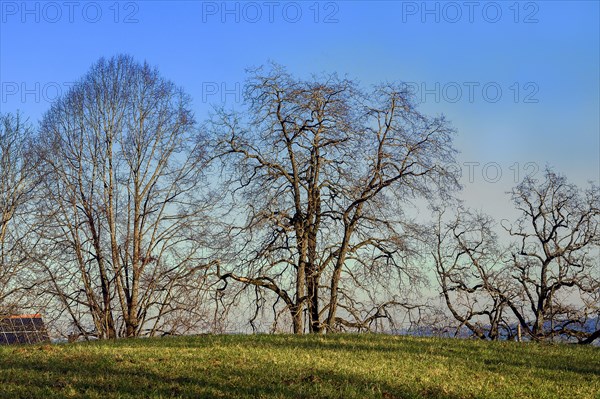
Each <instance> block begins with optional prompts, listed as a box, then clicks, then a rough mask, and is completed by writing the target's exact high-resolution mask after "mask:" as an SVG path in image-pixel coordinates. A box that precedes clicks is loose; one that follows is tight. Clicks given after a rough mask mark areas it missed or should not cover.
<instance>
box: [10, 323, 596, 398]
mask: <svg viewBox="0 0 600 399" xmlns="http://www.w3.org/2000/svg"><path fill="white" fill-rule="evenodd" d="M0 397H2V398H79V397H89V398H170V397H185V398H385V399H390V398H446V399H455V398H503V399H504V398H536V399H543V398H579V399H584V398H600V348H598V347H589V346H588V347H581V346H574V345H540V344H532V343H528V344H519V343H515V342H478V341H471V340H451V339H434V338H412V337H394V336H383V335H330V336H289V335H275V336H269V335H255V336H210V335H209V336H201V337H181V338H163V339H138V340H121V341H116V342H93V343H78V344H68V345H67V344H65V345H46V346H39V345H38V346H17V347H1V348H0Z"/></svg>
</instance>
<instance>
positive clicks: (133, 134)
mask: <svg viewBox="0 0 600 399" xmlns="http://www.w3.org/2000/svg"><path fill="white" fill-rule="evenodd" d="M39 148H40V150H39V152H40V155H41V157H42V159H43V165H42V168H41V170H40V172H41V173H42V174H43V175H44V184H43V199H42V201H41V202H42V203H41V206H40V215H39V217H40V220H41V221H43V225H44V230H43V232H42V234H41V238H42V240H43V243H44V247H43V252H42V253H40V254H39V256H38V257H37V259H38V264H39V266H40V267H41V268H42V269H43V271H44V272H45V273H46V274H47V276H48V283H47V284H46V285H45V286H44V289H45V290H46V292H47V293H49V294H51V295H52V297H53V298H56V300H57V301H58V303H59V304H60V306H59V309H60V312H61V314H63V313H64V314H66V315H68V316H69V317H70V318H71V320H72V322H73V325H74V326H75V328H76V330H77V331H78V332H79V333H80V334H83V335H89V334H93V335H96V336H98V337H100V338H114V337H117V336H126V337H131V336H137V335H142V334H150V335H154V334H158V333H165V332H169V333H170V332H172V331H173V328H175V327H174V326H175V325H176V324H177V323H174V322H173V320H172V319H171V320H170V321H169V323H168V324H169V326H170V327H165V328H163V326H162V324H161V323H162V322H165V321H166V320H169V316H168V315H169V314H172V315H174V314H176V313H181V312H184V313H185V312H186V311H188V313H189V314H192V313H193V312H194V311H196V310H197V309H196V306H197V305H198V304H197V303H196V302H194V303H193V304H190V303H181V301H180V299H182V298H183V297H184V296H189V295H192V293H193V292H196V290H197V288H198V287H200V286H202V284H203V282H204V278H205V274H206V270H207V256H208V253H207V252H206V251H205V250H206V248H204V247H203V246H202V242H203V239H204V237H205V233H206V226H207V223H206V216H207V214H206V210H207V208H208V207H209V201H208V200H207V199H206V198H203V197H202V195H203V194H204V193H205V190H203V182H204V181H205V179H204V178H203V176H202V172H203V167H204V158H205V154H204V147H203V146H202V145H201V144H200V142H199V141H198V136H197V131H196V125H195V121H194V117H193V115H192V112H191V111H190V100H189V98H188V96H187V95H186V94H185V93H184V92H183V91H182V90H181V89H179V88H177V87H176V86H175V85H174V84H173V83H171V82H169V81H167V80H165V79H164V78H162V77H161V76H160V75H159V73H158V71H157V70H156V69H153V68H151V67H150V66H148V65H147V64H138V63H136V62H135V61H134V60H133V59H131V58H130V57H128V56H117V57H113V58H111V59H108V60H107V59H101V60H100V61H98V62H97V63H96V64H95V65H94V66H93V67H92V68H91V70H90V71H89V72H88V74H87V75H86V76H85V77H84V78H83V79H82V80H81V81H80V82H79V83H77V84H76V85H75V86H74V87H73V88H71V89H70V90H69V92H68V93H67V94H66V96H64V97H63V98H61V99H60V100H58V101H57V102H56V103H54V104H53V105H52V107H51V109H50V111H48V112H47V113H46V115H45V117H44V119H43V122H42V125H41V139H40V146H39ZM194 318H195V316H194V317H192V318H191V319H190V320H188V322H186V323H184V324H186V326H185V330H189V327H190V326H189V322H190V321H193V320H194ZM195 322H196V323H200V322H203V320H201V319H199V318H198V319H196V320H195Z"/></svg>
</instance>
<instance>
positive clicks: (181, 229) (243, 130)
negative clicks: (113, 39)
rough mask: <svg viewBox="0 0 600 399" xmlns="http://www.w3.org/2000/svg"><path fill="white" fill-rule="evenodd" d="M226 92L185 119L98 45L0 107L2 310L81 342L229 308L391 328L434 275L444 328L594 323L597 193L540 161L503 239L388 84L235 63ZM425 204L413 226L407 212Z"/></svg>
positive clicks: (219, 318)
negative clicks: (69, 76)
mask: <svg viewBox="0 0 600 399" xmlns="http://www.w3.org/2000/svg"><path fill="white" fill-rule="evenodd" d="M244 99H245V102H244V106H243V107H242V109H241V110H238V111H231V110H228V109H225V108H217V109H215V111H214V112H213V114H212V115H211V116H210V118H208V120H207V121H206V122H205V123H203V124H198V123H197V121H196V120H195V117H194V115H193V112H192V104H191V99H190V98H189V97H188V96H187V95H186V94H185V92H184V91H183V90H182V89H180V88H178V87H177V86H175V85H174V84H173V83H172V82H170V81H167V80H166V79H164V78H163V77H161V76H160V74H159V72H158V71H157V70H156V69H154V68H151V67H150V66H148V65H147V64H139V63H137V62H135V61H134V60H133V59H132V58H131V57H128V56H116V57H113V58H110V59H101V60H100V61H98V62H97V63H96V64H95V65H93V67H92V68H91V69H90V71H89V72H88V73H87V74H86V75H85V76H84V77H83V78H82V79H81V80H80V81H79V82H78V83H77V84H76V85H74V86H73V87H72V88H71V89H70V90H69V92H68V93H67V94H66V95H65V96H63V97H62V98H60V99H59V100H58V101H56V102H55V103H54V104H52V106H51V108H50V110H49V111H47V112H46V114H45V115H44V117H43V120H42V121H41V123H40V124H39V127H38V128H36V129H33V128H32V127H31V126H30V125H29V124H28V123H26V122H25V121H23V119H22V117H21V116H19V115H16V116H15V115H3V116H2V117H1V121H0V122H1V128H0V129H1V130H0V151H1V153H0V217H1V218H0V307H1V310H2V312H4V313H9V312H15V311H18V310H21V309H36V310H41V311H43V312H44V313H45V315H46V316H47V317H48V318H50V319H51V320H52V321H53V324H54V326H55V328H56V329H57V331H62V332H63V333H66V332H68V333H72V334H75V335H80V336H84V337H90V336H94V337H97V338H116V337H133V336H140V335H157V334H182V333H190V332H199V331H206V330H209V331H224V330H227V329H228V326H229V328H231V326H235V327H234V328H238V329H239V328H243V327H241V326H242V325H243V323H239V321H240V320H242V319H243V320H247V321H249V325H250V326H251V327H252V328H253V329H255V328H258V329H267V330H269V331H292V332H294V333H303V332H311V333H320V332H335V331H344V330H354V331H372V330H375V329H377V330H384V331H398V330H399V329H402V328H406V325H405V323H403V322H402V320H406V317H408V320H410V322H411V323H413V324H414V323H420V326H421V327H423V325H422V324H423V323H424V320H425V318H423V317H418V316H415V315H421V314H424V313H427V312H428V311H429V310H431V309H433V307H432V306H431V304H427V303H424V299H423V295H422V293H421V294H420V292H421V291H420V288H426V287H427V284H428V282H430V281H432V280H434V278H433V276H434V275H435V276H436V277H437V282H438V283H439V284H438V285H437V288H436V289H439V291H440V293H441V297H442V298H443V299H444V301H445V304H446V307H447V310H448V311H449V313H447V312H446V314H447V315H448V317H450V318H452V319H453V320H454V323H450V324H451V325H453V326H454V327H455V328H456V329H457V331H458V330H460V329H461V328H467V329H468V330H469V331H470V332H471V333H472V335H474V336H477V337H480V338H489V339H498V338H502V337H506V338H511V337H512V336H514V334H515V331H516V330H515V329H516V326H517V325H520V326H521V327H522V329H523V331H524V333H525V334H527V336H529V337H530V338H531V339H536V340H538V339H548V338H552V337H562V338H564V337H572V338H573V339H576V340H578V341H580V342H591V341H593V340H594V339H595V338H597V337H598V335H599V331H600V328H599V327H598V325H597V324H596V325H595V329H594V330H593V331H592V330H590V329H589V328H587V327H589V324H590V323H591V322H592V320H594V318H595V320H598V315H599V312H600V308H599V305H598V304H599V299H600V298H599V295H600V285H599V282H600V276H599V274H600V271H599V267H598V262H599V259H600V257H599V256H598V252H597V251H598V248H599V244H600V234H599V231H598V222H599V216H600V213H599V206H598V204H599V201H600V199H599V195H598V190H597V187H595V186H590V188H589V189H588V190H587V191H585V192H582V191H581V190H579V189H578V188H577V187H575V186H573V185H570V184H568V183H567V182H566V180H565V179H564V178H563V177H560V176H557V175H555V174H554V173H553V172H552V171H547V173H546V176H545V178H546V181H545V182H536V181H533V180H531V179H529V180H526V181H524V182H523V183H522V184H521V185H519V186H518V187H517V188H515V190H514V192H513V200H514V203H515V205H516V207H517V209H519V211H521V213H522V217H520V218H519V219H518V220H517V221H516V222H515V223H514V224H513V225H504V226H503V227H504V229H505V230H506V232H507V233H508V235H509V236H510V237H513V238H514V239H515V241H514V242H512V243H510V242H509V243H508V244H507V243H504V241H503V240H502V239H499V238H498V237H497V236H496V235H495V234H494V229H495V226H494V224H493V221H492V220H491V219H490V218H489V217H487V216H484V215H479V214H474V213H473V212H471V211H468V210H463V209H462V208H460V206H459V205H458V201H456V200H454V199H453V196H454V195H455V193H456V192H457V190H458V189H460V185H459V183H458V179H459V176H458V175H457V174H456V171H455V169H453V168H447V167H445V165H452V164H453V162H454V157H455V154H456V151H455V149H454V147H453V141H452V140H453V136H454V131H453V129H452V128H451V127H450V125H449V123H448V122H447V121H446V120H445V119H444V118H443V117H428V116H426V115H424V114H422V113H420V112H419V111H418V109H417V107H416V104H415V103H414V102H413V97H412V94H411V92H410V91H409V90H408V89H407V87H406V86H403V85H400V84H398V85H397V84H385V85H380V86H377V87H374V88H373V89H372V90H370V91H365V90H362V89H361V88H360V87H358V86H357V85H356V84H355V83H354V82H353V81H351V80H348V79H343V78H339V77H338V76H336V75H326V76H318V77H313V78H311V79H299V78H296V77H293V76H292V75H290V74H289V73H288V72H287V71H286V70H285V69H284V68H282V67H280V66H277V65H270V66H269V67H268V68H257V69H252V70H249V77H248V80H247V83H246V85H245V92H244ZM440 202H444V203H446V204H448V205H446V208H450V207H454V208H455V209H458V210H457V211H456V210H455V211H451V210H448V209H445V210H440V208H439V207H436V204H439V203H440ZM427 204H429V206H431V208H432V209H435V211H434V215H435V220H436V222H435V223H433V224H431V225H428V224H426V223H423V222H417V219H416V217H415V214H416V213H417V212H416V211H417V210H418V209H421V208H423V206H426V205H427ZM451 204H453V205H451ZM450 213H453V214H454V216H452V217H450V216H449V214H450ZM438 311H439V309H438ZM236 322H238V323H237V324H236ZM431 327H432V328H434V327H435V326H431ZM584 327H586V328H584Z"/></svg>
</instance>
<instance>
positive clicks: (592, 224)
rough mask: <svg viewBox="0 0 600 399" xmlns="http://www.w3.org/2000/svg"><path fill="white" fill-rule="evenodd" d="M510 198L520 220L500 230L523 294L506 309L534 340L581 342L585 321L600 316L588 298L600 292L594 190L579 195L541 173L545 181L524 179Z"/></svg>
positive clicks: (599, 219) (599, 222) (598, 202)
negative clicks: (560, 337)
mask: <svg viewBox="0 0 600 399" xmlns="http://www.w3.org/2000/svg"><path fill="white" fill-rule="evenodd" d="M512 199H513V202H514V204H515V206H516V208H517V209H518V210H519V211H520V212H521V217H520V218H519V219H518V220H517V221H516V223H514V224H512V225H510V226H505V229H506V230H507V231H508V233H509V234H510V235H511V237H513V238H515V239H516V242H515V244H514V246H513V247H512V256H511V260H510V263H509V265H510V268H511V272H512V273H513V276H514V279H515V280H516V282H517V283H518V284H519V286H520V288H521V293H522V294H521V300H520V301H515V300H511V301H509V302H508V303H509V306H510V307H511V309H512V311H513V313H514V315H515V316H516V317H517V318H518V320H519V322H520V324H521V325H522V327H523V328H524V329H525V330H526V332H527V333H528V334H529V335H530V336H531V337H532V338H533V339H544V338H550V337H553V336H556V335H567V336H571V337H574V338H576V339H578V340H581V341H585V340H586V339H587V338H590V337H591V334H590V333H589V332H587V331H585V330H584V329H583V327H584V325H585V323H586V322H587V320H588V318H589V317H590V316H592V317H594V316H595V317H596V318H598V317H600V307H599V305H598V303H597V302H596V303H594V302H593V301H591V300H590V299H591V298H592V296H593V295H597V292H598V290H599V289H600V285H598V277H599V273H600V271H599V270H600V253H599V252H598V251H599V245H600V192H599V191H598V187H596V186H593V185H592V186H590V187H589V188H588V189H586V190H585V191H584V190H581V189H579V188H577V187H576V186H575V185H573V184H569V183H568V182H567V179H566V178H565V177H564V176H559V175H557V174H556V173H554V172H553V171H551V170H546V173H545V181H544V182H538V181H535V180H534V179H532V178H527V179H525V180H524V181H523V183H521V184H520V185H519V186H517V187H516V188H515V189H514V190H513V191H512ZM574 327H579V328H574ZM596 336H597V332H596Z"/></svg>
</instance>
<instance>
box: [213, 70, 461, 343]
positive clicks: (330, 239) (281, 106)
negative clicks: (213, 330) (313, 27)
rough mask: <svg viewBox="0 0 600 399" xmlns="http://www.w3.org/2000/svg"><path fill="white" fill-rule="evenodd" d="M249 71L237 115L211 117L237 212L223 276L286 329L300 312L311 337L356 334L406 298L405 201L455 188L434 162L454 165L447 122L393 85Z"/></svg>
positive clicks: (296, 328) (409, 272)
mask: <svg viewBox="0 0 600 399" xmlns="http://www.w3.org/2000/svg"><path fill="white" fill-rule="evenodd" d="M250 74H251V75H250V78H249V80H248V83H247V86H246V92H245V100H246V105H247V109H245V112H246V115H244V114H240V113H228V112H226V111H224V110H220V111H219V112H217V114H216V115H215V117H214V118H213V119H212V128H213V130H214V132H213V133H214V134H215V135H216V136H217V138H218V139H217V141H218V145H217V151H218V154H219V156H220V159H221V160H222V161H223V162H224V164H225V165H226V166H227V167H228V168H229V169H228V171H229V172H230V173H229V177H230V181H229V183H230V184H231V187H232V193H233V195H232V204H233V207H234V210H235V212H237V216H231V217H230V222H231V223H230V229H229V230H228V232H229V234H228V237H229V239H230V240H231V241H232V246H231V247H230V250H231V253H230V254H229V255H228V256H225V257H223V258H224V259H225V258H226V259H227V261H222V262H221V265H220V270H219V273H220V275H221V278H222V279H223V280H226V281H227V280H229V279H233V280H236V281H238V282H241V283H243V284H245V285H246V286H254V287H257V288H258V292H260V293H261V294H260V295H259V296H260V297H262V293H264V292H270V293H271V294H272V295H273V296H274V301H275V303H281V304H282V305H283V309H286V310H287V311H288V312H289V316H290V319H291V322H292V323H291V324H292V330H293V332H295V333H302V332H303V331H304V329H305V325H304V323H305V320H306V319H307V321H308V330H309V331H310V332H313V333H316V332H321V331H333V330H336V329H340V328H347V327H353V328H356V329H358V330H363V329H365V328H367V327H368V326H369V325H372V323H373V322H374V321H375V320H378V319H381V318H385V317H387V316H388V315H389V313H387V312H386V310H387V309H388V308H389V307H391V306H398V305H401V304H404V303H405V301H404V298H402V292H401V290H400V289H398V284H399V283H400V282H403V281H404V280H414V279H415V278H417V277H418V276H419V273H418V270H416V268H413V267H411V266H410V265H411V263H410V262H407V261H406V260H407V257H410V256H412V255H415V254H416V251H415V250H414V247H413V245H412V241H413V237H412V235H413V234H414V231H415V229H414V227H415V226H414V225H413V224H412V223H411V221H410V218H409V217H408V215H407V214H406V213H405V206H406V205H407V204H408V203H409V202H410V201H411V200H412V199H415V198H423V197H430V196H431V197H432V196H435V195H438V194H440V192H442V193H444V192H446V191H447V190H448V189H451V188H454V187H455V186H456V180H455V178H454V176H453V175H452V174H451V173H449V172H448V171H447V170H445V169H444V168H443V167H442V166H441V165H443V164H448V163H450V162H451V161H452V160H453V155H454V150H453V148H452V133H453V132H452V129H451V128H450V127H449V126H448V123H447V122H446V121H445V120H444V119H443V118H429V117H427V116H425V115H423V114H421V113H419V112H418V111H417V109H416V107H415V105H414V104H413V102H412V97H411V94H410V92H409V91H408V90H407V89H406V87H404V86H402V85H394V84H388V85H381V86H379V87H376V88H374V89H373V90H372V91H371V92H369V93H363V92H362V91H360V90H359V89H358V88H357V87H356V85H355V84H354V83H353V82H352V81H350V80H347V79H341V78H338V77H337V76H335V75H331V76H325V77H322V78H314V79H312V80H301V79H296V78H294V77H292V76H291V75H290V74H288V73H287V72H286V71H285V70H284V69H283V68H281V67H279V66H276V65H274V66H272V68H270V69H269V70H266V71H265V70H264V69H262V68H259V69H256V70H253V71H251V72H250ZM241 219H245V220H241ZM229 260H231V261H229ZM392 282H395V284H396V286H394V285H393V284H394V283H392ZM257 303H260V304H261V305H260V306H264V303H263V301H257ZM274 306H275V305H274ZM273 309H274V314H275V315H280V314H281V312H280V311H278V310H276V308H275V307H274V308H273ZM305 313H306V314H305Z"/></svg>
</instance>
